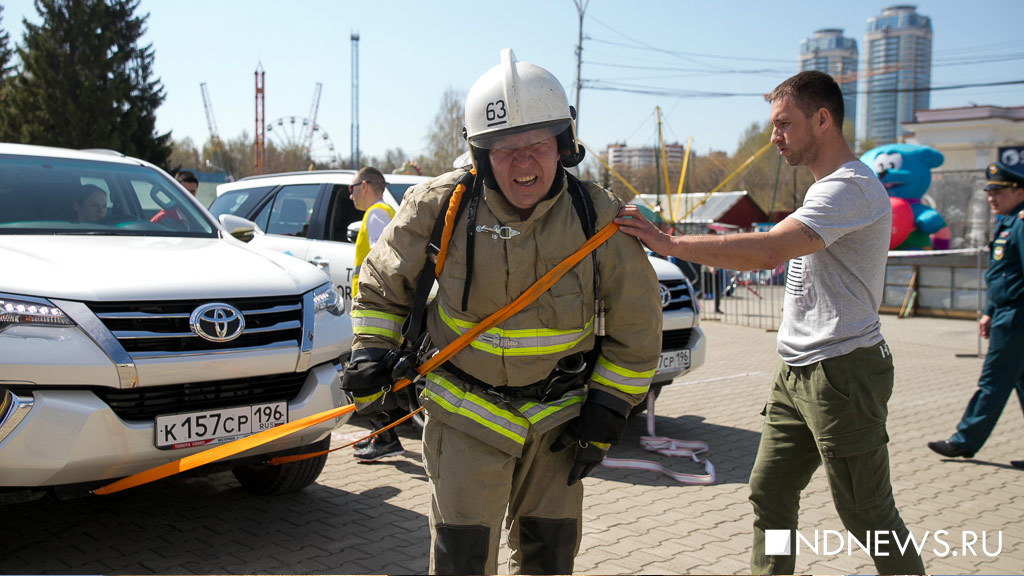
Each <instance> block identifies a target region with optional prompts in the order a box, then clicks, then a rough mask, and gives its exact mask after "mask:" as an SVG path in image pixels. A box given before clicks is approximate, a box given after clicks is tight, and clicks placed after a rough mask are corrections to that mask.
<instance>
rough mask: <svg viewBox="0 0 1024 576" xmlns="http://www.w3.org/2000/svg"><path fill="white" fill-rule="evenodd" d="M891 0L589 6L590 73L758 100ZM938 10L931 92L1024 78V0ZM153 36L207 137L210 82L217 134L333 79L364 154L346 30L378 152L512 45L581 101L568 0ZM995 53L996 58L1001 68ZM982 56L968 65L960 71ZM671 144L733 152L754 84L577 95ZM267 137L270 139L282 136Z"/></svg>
mask: <svg viewBox="0 0 1024 576" xmlns="http://www.w3.org/2000/svg"><path fill="white" fill-rule="evenodd" d="M0 4H2V5H3V6H4V12H3V27H4V28H5V29H6V30H7V31H8V32H9V34H10V37H11V41H12V43H15V44H20V43H21V41H22V34H23V27H22V24H21V21H22V18H23V17H28V18H29V20H30V21H33V22H37V21H38V17H37V15H36V13H35V9H34V8H33V5H32V1H31V0H0ZM893 4H896V2H892V1H885V2H883V1H877V0H858V1H857V2H849V1H844V2H833V1H826V0H799V1H798V0H776V1H775V2H764V1H763V0H761V1H746V0H744V1H724V2H710V1H708V2H691V1H681V0H677V1H668V0H664V1H654V0H631V1H613V0H591V1H590V2H589V4H588V6H587V11H586V17H585V20H584V28H583V31H584V35H585V39H584V43H583V73H582V76H583V78H584V80H585V81H591V82H595V83H596V82H601V83H605V84H606V85H607V83H613V82H615V83H628V84H633V85H644V86H650V87H657V88H662V89H666V90H669V91H672V92H678V91H683V90H692V91H701V92H729V93H745V94H762V93H765V92H768V91H770V90H771V89H772V88H773V87H774V86H775V85H776V84H778V83H779V82H781V81H782V80H784V79H785V78H786V77H788V76H789V75H791V74H793V73H795V72H796V66H797V64H796V59H797V52H798V50H799V46H800V41H801V40H802V39H804V38H807V37H809V36H811V35H812V34H813V32H814V31H815V30H817V29H821V28H842V29H844V30H845V35H846V36H848V37H851V38H854V39H855V40H857V44H858V48H860V49H861V50H863V46H861V45H862V44H863V35H864V30H865V27H866V23H867V19H868V18H869V17H871V16H874V15H878V14H880V12H881V9H882V8H884V7H886V6H891V5H893ZM914 5H916V6H917V11H918V12H919V13H921V14H924V15H926V16H929V17H930V18H931V20H932V32H933V60H934V66H933V73H932V84H933V86H936V87H939V86H950V85H960V84H968V83H991V82H1001V81H1012V80H1022V79H1024V65H1022V60H1024V27H1022V24H1024V16H1022V12H1024V6H1022V4H1021V3H1020V2H1016V1H1014V0H972V1H971V2H954V1H948V0H947V1H939V0H919V1H918V2H916V3H915V4H914ZM139 10H140V12H143V13H145V12H148V13H149V20H148V33H147V35H146V37H145V40H146V41H147V42H149V43H151V44H152V45H153V48H154V49H155V53H156V63H155V64H156V68H155V70H156V74H157V76H159V78H160V79H161V80H162V82H163V84H164V87H165V90H166V93H167V99H166V100H165V102H164V104H163V106H162V107H161V108H160V110H159V112H158V121H157V127H158V129H159V130H161V131H168V130H170V131H172V132H173V136H174V137H175V138H176V139H182V138H185V137H190V138H192V139H193V141H195V142H196V143H197V144H201V143H202V142H204V141H205V140H206V139H207V138H208V136H209V131H208V129H207V123H206V115H205V111H204V108H203V100H202V95H201V90H200V83H201V82H206V83H207V87H208V90H209V93H210V98H211V101H212V104H213V111H214V115H215V117H216V122H217V126H218V130H219V133H220V136H221V137H222V138H234V137H236V136H238V135H239V134H241V132H242V131H243V130H245V131H247V132H248V133H249V134H250V136H251V135H252V133H253V128H254V123H255V122H254V120H255V114H254V99H253V96H254V71H255V69H256V66H257V64H258V63H259V64H262V66H263V69H264V70H265V71H266V118H267V120H268V121H270V122H273V121H275V120H277V119H287V118H289V117H296V118H298V119H300V121H301V119H302V118H305V117H307V116H308V115H309V113H310V109H311V104H312V101H313V94H314V90H315V86H316V83H317V82H320V83H321V84H322V86H323V88H322V92H321V97H320V104H319V112H318V115H317V121H318V123H319V124H320V126H321V128H322V131H324V132H326V133H327V134H328V136H329V138H330V140H331V141H332V142H333V144H334V146H335V149H336V150H337V151H338V153H340V154H341V155H342V156H344V157H346V158H347V157H348V156H349V154H350V151H351V144H350V143H351V138H350V128H351V124H352V114H351V106H352V75H351V69H352V66H351V61H352V52H351V40H350V34H351V33H352V32H354V31H355V32H358V33H359V35H360V42H359V124H360V127H359V129H360V149H361V151H362V153H363V154H364V155H366V154H370V155H376V156H382V155H383V154H384V152H385V150H387V149H390V148H398V147H400V148H402V149H403V150H404V151H405V152H406V153H407V154H409V155H410V156H412V155H416V154H418V153H421V152H423V151H424V147H425V144H426V142H425V137H426V132H427V130H428V128H429V126H430V125H431V123H432V120H433V117H434V115H435V114H436V113H437V110H438V107H439V105H440V102H441V97H442V94H443V93H444V91H445V90H446V89H447V88H449V87H451V88H455V89H456V90H460V91H463V92H465V91H467V90H468V89H469V87H470V86H471V85H472V83H473V81H474V80H475V79H476V78H477V77H478V76H479V75H480V74H482V73H483V72H484V71H486V70H487V69H488V68H490V67H491V66H494V65H496V64H497V63H498V54H499V51H500V50H501V49H502V48H506V47H511V48H513V49H514V50H515V52H516V54H517V56H518V57H519V59H520V60H524V61H529V62H534V63H536V64H539V65H541V66H544V67H545V68H547V69H549V70H550V71H551V72H553V73H554V74H555V75H556V76H557V77H558V78H559V79H560V80H562V82H563V83H564V85H565V87H566V92H567V93H568V94H569V98H570V101H572V100H573V99H574V98H575V96H574V84H575V73H576V59H575V47H576V42H577V25H578V17H577V12H576V7H575V5H574V3H573V2H572V0H546V1H541V0H515V1H511V2H484V1H470V0H438V1H431V2H424V1H412V0H401V1H398V0H376V1H370V0H366V1H363V0H353V1H340V0H335V1H328V0H295V1H291V2H283V1H269V0H249V1H245V2H241V1H226V0H203V1H199V0H174V1H169V0H164V1H158V0H142V2H141V5H140V9H139ZM992 60H998V61H994V62H992ZM959 62H969V64H968V65H958V63H959ZM971 103H974V104H995V105H1001V106H1020V105H1024V85H1021V84H1018V85H1013V86H1000V87H989V88H973V89H963V90H949V91H941V92H938V91H937V92H934V93H933V94H932V99H931V106H932V107H933V108H944V107H951V106H962V105H968V104H971ZM656 106H657V107H660V109H661V116H662V131H663V134H664V137H665V140H666V141H669V142H672V141H677V142H680V143H685V141H686V139H687V138H688V137H692V138H693V146H694V149H695V150H696V151H698V152H700V153H702V154H704V153H707V152H708V151H709V150H722V151H725V152H729V153H732V152H734V151H735V148H736V145H737V143H738V142H739V139H740V137H741V135H742V133H743V131H744V130H745V129H746V128H747V127H748V126H750V125H751V124H752V123H753V122H763V121H764V120H765V119H766V118H767V114H768V105H767V104H766V103H765V102H764V100H763V99H762V98H760V97H758V96H731V97H680V96H678V95H674V96H664V95H661V96H656V95H645V94H635V93H630V92H620V91H603V90H597V89H593V88H587V87H586V86H585V87H584V89H583V91H582V92H581V105H580V108H581V111H580V112H581V117H580V138H581V139H582V140H583V141H584V142H585V143H587V145H588V146H590V147H591V148H597V149H601V148H603V147H604V146H605V145H607V144H609V143H612V142H626V143H627V144H629V145H636V146H642V145H654V144H656V143H657V125H656V122H655V107H656ZM271 136H272V135H271V134H268V137H271Z"/></svg>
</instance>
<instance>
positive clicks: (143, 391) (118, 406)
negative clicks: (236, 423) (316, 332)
mask: <svg viewBox="0 0 1024 576" xmlns="http://www.w3.org/2000/svg"><path fill="white" fill-rule="evenodd" d="M305 381H306V373H305V372H298V373H290V374H277V375H273V376H258V377H254V378H239V379H236V380H219V381H214V382H192V383H189V384H173V385H170V386H149V387H141V388H131V389H118V388H103V387H97V388H93V392H94V393H95V394H96V396H98V397H99V398H100V399H101V400H103V401H104V402H106V403H107V405H108V406H110V409H111V410H113V411H114V413H115V414H117V416H118V417H119V418H121V419H122V420H151V419H153V418H155V417H156V416H158V415H161V414H177V413H182V412H199V411H204V410H218V409H221V408H231V407H234V406H246V405H250V404H263V403H266V402H277V401H281V400H285V401H290V400H293V399H294V398H295V397H296V396H298V394H299V390H300V389H301V388H302V384H303V383H304V382H305Z"/></svg>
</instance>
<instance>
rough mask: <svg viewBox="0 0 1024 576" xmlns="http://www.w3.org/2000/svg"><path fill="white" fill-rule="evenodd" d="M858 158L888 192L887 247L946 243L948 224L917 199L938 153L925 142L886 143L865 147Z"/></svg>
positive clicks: (939, 160)
mask: <svg viewBox="0 0 1024 576" xmlns="http://www.w3.org/2000/svg"><path fill="white" fill-rule="evenodd" d="M860 161H861V162H863V163H865V164H867V165H868V166H869V167H870V168H871V169H872V170H874V171H875V174H877V175H878V179H879V180H881V181H882V184H884V185H885V189H886V190H887V191H888V192H889V202H890V203H891V204H892V237H891V238H890V243H889V248H890V249H896V250H920V249H923V248H938V249H943V248H948V247H949V228H947V227H946V222H945V220H943V219H942V215H940V214H939V212H938V211H937V210H935V209H934V208H932V207H931V206H928V205H927V204H924V203H922V202H921V199H922V198H923V197H924V195H925V192H927V191H928V186H929V185H931V183H932V173H931V169H932V168H935V167H937V166H941V165H942V162H943V157H942V153H940V152H939V151H938V150H936V149H934V148H929V147H927V146H917V145H914V144H888V145H885V146H878V147H877V148H872V149H871V150H868V151H867V152H865V153H864V154H863V155H862V156H861V157H860Z"/></svg>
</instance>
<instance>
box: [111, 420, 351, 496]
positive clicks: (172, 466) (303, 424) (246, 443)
mask: <svg viewBox="0 0 1024 576" xmlns="http://www.w3.org/2000/svg"><path fill="white" fill-rule="evenodd" d="M355 409H356V405H355V404H346V405H344V406H339V407H338V408H334V409H331V410H327V411H324V412H320V413H319V414H313V415H312V416H306V417H305V418H300V419H298V420H296V421H294V422H289V423H287V424H282V425H280V426H275V427H274V428H271V429H269V430H264V431H262V432H258V433H256V434H253V435H252V436H246V437H245V438H239V439H238V440H235V441H233V442H228V443H226V444H221V445H220V446H214V447H213V448H210V449H209V450H203V451H202V452H197V453H195V454H192V455H191V456H185V457H184V458H182V459H180V460H175V461H174V462H168V463H167V464H162V465H160V466H157V467H156V468H150V469H149V470H144V471H142V472H139V473H138V474H132V475H131V476H128V477H126V478H122V479H120V480H118V481H116V482H111V483H110V484H107V485H106V486H102V487H100V488H97V489H96V490H93V492H92V493H93V494H99V495H100V496H103V495H106V494H113V493H114V492H120V491H121V490H127V489H128V488H134V487H135V486H138V485H140V484H145V483H147V482H153V481H154V480H160V479H161V478H166V477H168V476H173V475H174V474H177V473H179V472H184V471H186V470H191V469H193V468H198V467H199V466H202V465H203V464H209V463H210V462H214V461H216V460H220V459H221V458H227V457H228V456H234V455H235V454H238V453H239V452H244V451H245V450H248V449H250V448H255V447H257V446H261V445H263V444H266V443H267V442H271V441H274V440H277V439H278V438H283V437H284V436H287V435H289V434H291V433H292V432H298V431H299V430H302V429H304V428H308V427H310V426H314V425H316V424H319V423H321V422H326V421H327V420H330V419H331V418H337V417H339V416H343V415H345V414H348V413H349V412H351V411H353V410H355Z"/></svg>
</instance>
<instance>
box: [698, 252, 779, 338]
mask: <svg viewBox="0 0 1024 576" xmlns="http://www.w3.org/2000/svg"><path fill="white" fill-rule="evenodd" d="M697 271H698V274H697V278H696V279H695V280H694V282H693V284H694V292H695V293H696V294H697V298H698V299H699V300H700V304H701V320H702V321H707V320H711V321H719V322H725V323H728V324H736V325H739V326H749V327H752V328H761V329H763V330H767V331H770V332H774V331H777V330H778V329H779V325H780V324H781V323H782V302H783V300H784V292H785V289H786V268H785V266H780V267H779V268H776V269H774V270H752V271H747V272H737V271H735V270H722V269H715V268H710V267H708V266H699V267H697Z"/></svg>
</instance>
